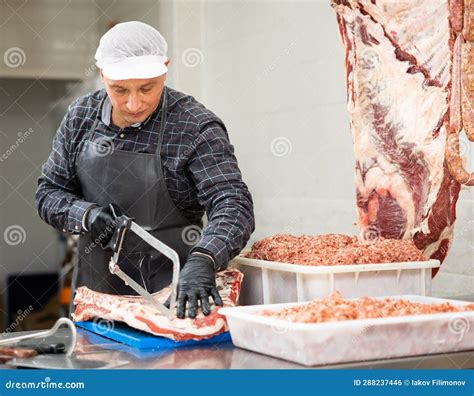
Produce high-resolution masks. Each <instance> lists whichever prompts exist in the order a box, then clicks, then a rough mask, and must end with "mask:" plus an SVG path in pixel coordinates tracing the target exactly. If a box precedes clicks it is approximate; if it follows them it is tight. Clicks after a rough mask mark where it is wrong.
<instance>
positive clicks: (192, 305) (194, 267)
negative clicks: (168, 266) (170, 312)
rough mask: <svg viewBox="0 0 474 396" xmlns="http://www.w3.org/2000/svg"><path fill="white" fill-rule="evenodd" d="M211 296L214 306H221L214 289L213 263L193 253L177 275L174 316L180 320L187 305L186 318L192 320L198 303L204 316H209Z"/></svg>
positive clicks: (208, 258)
mask: <svg viewBox="0 0 474 396" xmlns="http://www.w3.org/2000/svg"><path fill="white" fill-rule="evenodd" d="M211 296H212V298H213V299H214V302H215V304H216V305H221V306H222V299H221V296H220V295H219V293H218V291H217V287H216V274H215V272H214V263H213V261H212V259H211V258H210V257H206V256H203V255H200V254H196V253H193V254H191V255H190V256H189V258H188V261H186V264H185V265H184V268H183V269H182V270H181V272H180V274H179V282H178V300H177V303H178V304H177V310H176V316H177V317H178V318H180V319H183V318H184V317H185V312H186V303H187V304H188V316H189V317H190V318H192V319H194V318H195V317H196V311H197V308H198V301H199V303H200V305H201V309H202V312H203V313H204V315H209V314H210V313H211V307H210V305H209V297H211Z"/></svg>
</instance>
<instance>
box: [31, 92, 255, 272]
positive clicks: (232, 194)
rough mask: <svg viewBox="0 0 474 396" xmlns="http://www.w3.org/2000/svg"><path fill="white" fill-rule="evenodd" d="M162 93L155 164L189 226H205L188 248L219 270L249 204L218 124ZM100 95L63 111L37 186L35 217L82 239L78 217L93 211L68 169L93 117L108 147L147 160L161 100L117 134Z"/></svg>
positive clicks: (190, 102) (241, 238)
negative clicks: (145, 116)
mask: <svg viewBox="0 0 474 396" xmlns="http://www.w3.org/2000/svg"><path fill="white" fill-rule="evenodd" d="M164 94H166V95H167V99H168V110H167V120H166V132H165V135H164V136H163V144H162V148H161V158H162V164H163V173H164V177H165V183H166V186H167V187H168V191H169V193H170V195H171V198H172V200H173V201H174V203H175V205H176V206H177V208H178V209H180V210H181V212H182V213H183V215H184V216H185V217H186V218H187V219H188V220H189V221H190V222H191V223H192V224H199V221H200V219H201V218H202V217H203V215H204V212H206V213H207V217H208V224H207V225H206V226H205V227H204V229H203V232H202V237H201V240H200V241H199V242H198V244H197V245H196V248H197V249H198V250H204V251H207V252H209V253H210V254H212V256H213V257H214V259H215V261H216V266H217V267H218V268H223V267H225V266H226V265H227V264H228V262H229V260H230V259H232V258H233V257H234V256H235V255H237V254H238V253H239V252H240V251H241V250H242V248H243V247H244V246H245V244H246V243H247V241H248V239H249V238H250V234H251V233H252V232H253V230H254V228H255V221H254V214H253V202H252V197H251V195H250V192H249V190H248V188H247V186H246V184H245V183H244V182H243V181H242V175H241V173H240V170H239V167H238V164H237V159H236V158H235V156H234V148H233V146H232V145H231V144H230V142H229V137H228V134H227V131H226V128H225V126H224V124H223V123H222V121H221V120H220V119H219V118H218V117H217V116H216V115H215V114H214V113H212V112H211V111H210V110H208V109H206V108H205V107H204V106H203V105H202V104H200V103H199V102H197V101H196V100H195V99H194V98H193V97H192V96H188V95H185V94H183V93H181V92H178V91H175V90H173V89H171V88H168V87H166V89H165V91H164ZM105 96H106V93H105V90H103V89H102V90H99V91H96V92H93V93H90V94H88V95H86V96H84V97H81V98H79V99H77V100H76V101H74V102H73V103H72V104H71V105H70V106H69V109H68V112H67V114H66V115H65V116H64V118H63V120H62V122H61V125H60V126H59V129H58V131H57V133H56V136H55V138H54V141H53V148H52V151H51V154H50V156H49V158H48V160H47V162H46V163H45V164H44V165H43V171H42V175H41V177H40V178H39V180H38V190H37V192H36V205H37V208H38V213H39V215H40V217H41V218H42V219H43V220H44V221H45V222H47V223H48V224H50V225H52V226H53V227H55V228H56V229H58V230H60V231H63V232H70V233H74V234H79V233H81V232H84V231H83V228H82V218H83V216H84V213H85V212H86V210H87V209H88V208H89V207H90V206H91V205H92V204H93V202H87V201H86V200H84V198H83V197H82V196H81V186H80V183H79V180H78V178H77V175H76V163H77V159H78V154H79V152H80V150H81V148H82V143H83V142H84V139H85V138H86V136H85V135H86V134H87V132H88V130H89V129H90V128H91V127H92V124H93V122H94V119H95V116H96V114H98V113H97V112H98V111H101V113H100V114H101V115H100V118H101V120H102V121H103V122H104V123H105V124H106V125H108V127H107V129H106V130H105V132H104V134H103V135H102V136H103V137H104V138H106V139H111V140H112V147H114V148H116V149H119V150H125V151H132V152H137V153H151V154H153V153H156V150H157V143H158V131H159V125H160V120H161V116H160V115H159V113H160V112H159V108H160V106H161V101H160V106H158V108H157V109H156V110H155V112H154V113H153V114H152V115H151V117H149V118H148V119H147V120H146V121H144V123H142V124H141V125H133V126H130V127H127V128H123V129H121V128H119V127H117V126H115V125H114V124H112V123H111V122H110V109H111V107H110V105H108V106H107V105H105V106H104V105H103V106H102V109H99V107H100V105H101V103H102V102H103V101H102V99H104V97H105ZM105 99H106V100H104V102H103V103H105V104H107V100H108V98H105ZM109 103H110V102H109ZM106 106H107V110H105V111H104V108H105V107H106ZM95 136H97V132H96V134H95ZM100 138H101V137H99V139H100Z"/></svg>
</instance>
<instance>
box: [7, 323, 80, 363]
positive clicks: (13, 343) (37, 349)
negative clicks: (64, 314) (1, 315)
mask: <svg viewBox="0 0 474 396" xmlns="http://www.w3.org/2000/svg"><path fill="white" fill-rule="evenodd" d="M63 325H66V326H67V327H69V329H70V330H71V343H70V344H69V346H68V347H67V348H66V347H65V345H64V344H63V343H46V344H44V342H43V344H41V342H40V341H38V342H34V341H33V342H30V343H28V344H27V345H25V344H23V345H18V343H19V342H20V341H24V340H30V341H32V340H35V339H38V338H43V339H45V338H46V337H51V336H55V335H56V332H57V331H58V330H59V328H60V327H61V326H63ZM76 341H77V331H76V326H75V324H74V323H73V322H72V321H71V320H70V319H68V318H59V319H58V320H57V321H56V323H55V324H54V326H53V327H52V328H51V329H49V330H41V331H36V332H31V333H27V334H22V335H17V336H12V337H4V338H3V339H0V346H2V345H5V346H6V347H5V348H1V347H0V354H1V355H3V356H13V357H15V358H22V357H32V356H36V355H37V354H45V353H50V354H59V353H65V356H66V357H70V356H71V355H72V353H73V351H74V348H75V347H76Z"/></svg>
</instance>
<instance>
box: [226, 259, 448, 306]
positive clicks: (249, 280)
mask: <svg viewBox="0 0 474 396" xmlns="http://www.w3.org/2000/svg"><path fill="white" fill-rule="evenodd" d="M232 266H233V267H235V268H237V269H239V270H240V271H242V272H243V273H244V280H243V282H242V289H241V291H240V298H239V304H240V305H256V304H275V303H286V302H295V301H307V300H311V299H313V298H320V297H326V296H327V295H329V294H331V293H332V292H333V291H335V290H338V291H340V292H341V293H342V295H343V297H345V298H352V297H354V298H355V297H362V296H370V297H377V296H386V295H402V294H415V295H421V296H429V295H431V270H432V268H438V267H439V266H440V263H439V261H438V260H429V261H417V262H406V263H387V264H354V265H330V266H329V265H325V266H308V265H298V264H287V263H277V262H273V261H265V260H254V259H249V258H245V257H241V256H238V257H236V258H235V259H234V260H233V261H232Z"/></svg>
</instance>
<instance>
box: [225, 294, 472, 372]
mask: <svg viewBox="0 0 474 396" xmlns="http://www.w3.org/2000/svg"><path fill="white" fill-rule="evenodd" d="M392 298H404V299H406V300H410V301H412V302H419V303H427V304H440V303H443V302H449V303H451V304H453V305H464V304H469V303H467V302H464V301H456V300H446V299H440V298H432V297H423V296H397V297H392ZM299 304H301V303H292V304H273V305H256V306H247V307H233V308H221V310H220V311H219V313H221V314H223V315H225V316H226V318H227V323H228V325H229V329H230V333H231V336H232V342H233V343H234V345H235V346H237V347H240V348H245V349H249V350H251V351H255V352H259V353H263V354H265V355H269V356H273V357H277V358H281V359H285V360H289V361H292V362H296V363H299V364H302V365H305V366H315V365H327V364H336V363H343V362H358V361H366V360H375V359H388V358H394V357H402V356H416V355H425V354H433V353H445V352H455V351H463V350H471V349H474V311H469V312H457V313H441V314H431V315H416V316H415V315H414V316H401V317H390V318H377V319H364V320H347V321H339V322H326V323H313V324H311V323H293V322H289V321H286V320H282V319H276V318H270V317H263V316H259V315H257V314H256V313H257V312H260V311H261V310H263V309H271V310H281V309H283V308H286V307H291V306H295V305H299Z"/></svg>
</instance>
